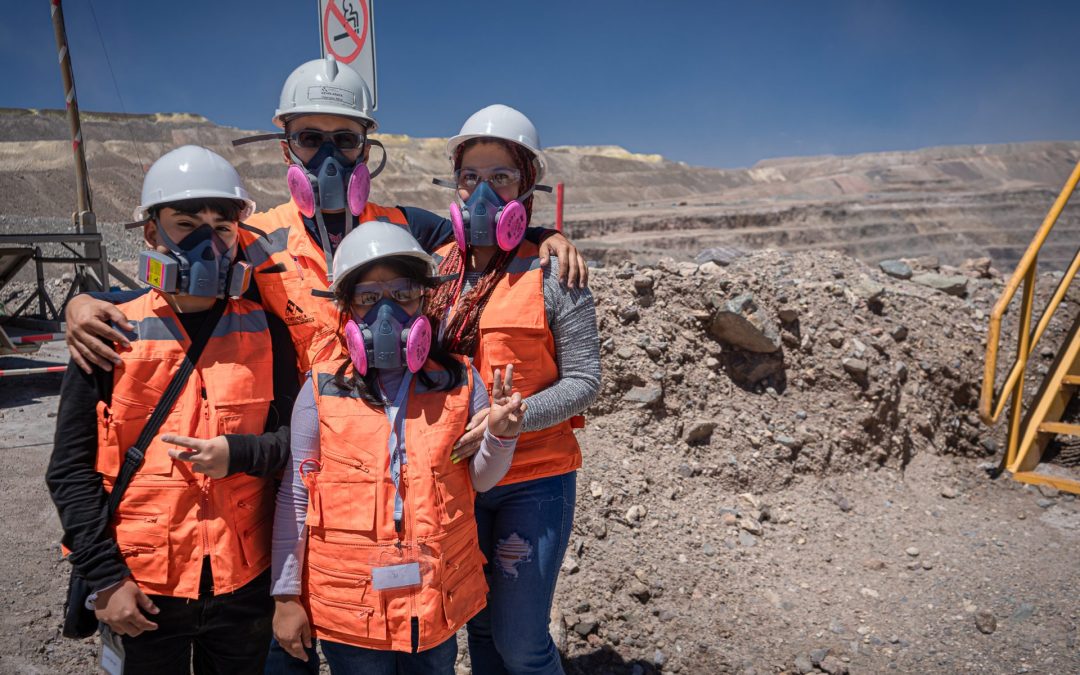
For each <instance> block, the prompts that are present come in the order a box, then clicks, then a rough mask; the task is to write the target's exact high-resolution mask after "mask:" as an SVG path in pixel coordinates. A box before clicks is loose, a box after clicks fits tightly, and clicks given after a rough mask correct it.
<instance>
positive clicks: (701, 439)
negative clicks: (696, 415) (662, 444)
mask: <svg viewBox="0 0 1080 675" xmlns="http://www.w3.org/2000/svg"><path fill="white" fill-rule="evenodd" d="M714 429H716V422H713V421H711V420H696V421H694V422H693V423H692V424H690V425H689V426H688V427H687V428H686V442H687V443H707V442H708V440H709V438H710V437H711V436H712V433H713V430H714Z"/></svg>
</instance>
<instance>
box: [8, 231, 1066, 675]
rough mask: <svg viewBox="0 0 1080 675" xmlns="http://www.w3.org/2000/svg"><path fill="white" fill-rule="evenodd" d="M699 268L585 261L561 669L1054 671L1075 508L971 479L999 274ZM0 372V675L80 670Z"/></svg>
mask: <svg viewBox="0 0 1080 675" xmlns="http://www.w3.org/2000/svg"><path fill="white" fill-rule="evenodd" d="M721 257H722V256H719V257H716V259H717V260H719V259H720V258H721ZM722 262H724V264H723V265H719V264H716V263H715V262H706V263H705V264H704V265H702V266H700V267H699V266H698V265H697V264H690V263H676V262H675V261H661V262H660V263H659V264H658V265H656V266H655V267H650V268H634V267H631V266H629V265H627V266H624V267H622V268H618V269H607V270H598V271H597V272H596V274H595V276H594V280H593V291H594V293H595V294H596V296H597V298H598V314H599V317H600V325H601V330H602V334H603V337H602V339H603V340H605V345H604V348H603V355H602V359H603V366H604V376H605V385H604V390H603V392H602V394H601V397H600V399H599V400H598V401H597V403H596V404H595V405H594V407H593V409H592V410H591V411H590V413H589V418H590V422H589V426H588V427H587V428H586V429H585V430H584V431H583V432H582V436H581V439H582V444H583V447H584V451H585V458H586V459H585V467H584V468H583V469H582V471H581V472H580V474H579V478H578V486H579V487H578V502H577V517H576V522H575V528H574V534H573V535H572V540H571V547H570V552H569V554H568V559H567V561H566V563H565V564H564V568H563V574H562V578H561V581H560V585H559V589H558V592H557V594H556V601H555V610H554V612H553V621H552V628H553V631H554V634H555V636H556V639H557V641H558V644H559V646H560V649H561V650H562V652H563V654H564V657H565V663H566V666H567V670H568V672H571V673H628V674H633V673H641V674H644V673H653V672H679V673H726V672H735V673H778V672H790V673H796V672H830V673H843V672H851V673H880V672H905V673H926V672H935V673H936V672H940V673H1019V672H1031V673H1071V672H1080V650H1078V647H1077V636H1078V628H1080V602H1078V601H1077V600H1076V592H1075V589H1076V588H1077V585H1078V583H1080V568H1078V566H1077V564H1076V556H1077V546H1078V544H1080V542H1078V538H1080V502H1078V501H1077V500H1076V499H1075V498H1074V497H1073V496H1071V495H1062V494H1057V493H1056V491H1053V490H1048V489H1042V490H1037V489H1034V488H1031V487H1025V486H1022V485H1020V484H1018V483H1015V482H1012V481H1010V480H1008V479H1006V478H1002V479H1000V480H997V481H990V480H988V479H987V478H986V475H985V467H986V466H987V465H988V464H989V462H990V461H991V460H993V459H994V456H995V453H996V450H997V447H998V444H999V443H1000V441H1001V430H1000V428H999V429H994V430H987V429H986V428H985V427H983V426H981V425H980V423H979V422H978V420H977V418H976V417H975V415H974V407H973V406H974V405H975V399H976V394H977V387H978V383H979V380H980V378H981V358H982V349H983V347H982V345H981V340H982V339H983V337H984V335H985V317H986V315H987V313H988V311H989V306H990V304H991V303H992V301H993V299H994V298H995V297H996V295H997V294H998V293H999V292H1000V288H1001V281H1000V279H999V278H998V277H997V276H996V275H995V274H994V273H993V271H992V270H989V269H988V268H987V267H986V266H980V265H978V264H973V265H971V266H969V267H968V268H967V269H965V270H954V269H949V268H939V269H937V272H938V273H939V274H941V275H943V276H944V277H947V278H948V279H951V283H952V285H949V283H939V282H940V280H937V281H933V283H935V284H938V286H939V288H944V289H951V292H959V291H958V285H959V286H962V287H963V297H956V296H954V295H948V294H946V293H945V292H943V291H942V290H935V289H934V288H932V287H930V286H927V285H924V284H925V283H931V281H932V280H928V279H923V282H924V283H916V282H914V281H900V280H896V279H893V278H892V277H890V276H888V275H886V274H884V273H883V272H882V271H880V270H878V269H876V268H874V269H871V268H868V267H866V266H864V265H862V264H861V263H858V262H856V261H854V260H852V259H850V258H845V257H843V256H840V255H838V254H831V253H813V254H809V253H808V254H797V255H789V254H782V253H778V252H774V251H773V252H760V253H754V254H750V255H748V256H743V257H736V259H735V260H734V261H722ZM910 264H911V266H913V267H914V268H915V269H914V271H915V273H916V275H918V274H919V273H920V272H922V273H929V272H931V271H932V268H933V267H934V263H933V261H929V260H922V261H911V263H910ZM961 281H962V282H963V283H962V284H961V283H960V282H961ZM747 295H749V296H750V298H749V301H748V300H747V298H746V297H745V296H747ZM1037 304H1038V303H1037ZM1069 306H1070V307H1071V309H1072V311H1075V307H1076V305H1075V303H1074V302H1071V300H1070V303H1069ZM734 315H738V316H739V317H741V319H742V322H741V323H740V321H739V320H736V319H734V318H733V316H734ZM747 326H749V328H747ZM1065 327H1066V326H1065V325H1064V322H1063V321H1056V322H1055V323H1054V324H1053V325H1052V327H1051V332H1050V334H1049V338H1050V344H1052V343H1053V340H1054V339H1059V338H1060V337H1061V335H1063V334H1064V330H1065ZM901 328H902V329H903V330H900V329H901ZM761 340H765V342H764V343H763V342H761ZM767 343H772V344H773V345H774V346H775V350H774V351H772V352H769V351H758V352H753V351H750V350H748V349H747V348H746V347H747V345H755V346H756V348H757V349H768V348H769V347H768V344H767ZM48 349H49V350H50V351H51V354H50V353H45V354H43V355H42V356H43V357H49V356H51V357H52V358H54V359H62V356H63V347H62V345H52V346H50V347H48ZM1009 349H1010V347H1009V346H1008V345H1006V346H1005V347H1004V348H1003V353H1009ZM1052 355H1053V354H1052V351H1051V352H1050V353H1049V356H1047V355H1046V354H1041V355H1040V359H1043V360H1045V363H1049V358H1052ZM1045 363H1037V364H1036V366H1035V367H1034V368H1033V371H1034V372H1033V376H1036V375H1037V374H1038V371H1039V369H1040V368H1045ZM0 364H3V365H0V367H5V366H6V367H11V366H10V364H9V363H8V361H3V360H0ZM901 366H902V367H901ZM0 382H3V383H2V384H0V429H2V430H3V439H4V440H3V441H2V442H0V462H2V465H0V490H3V491H4V492H5V493H6V494H8V495H9V497H8V498H7V499H5V500H4V501H3V502H2V504H0V509H2V513H3V515H4V516H5V520H6V522H8V523H9V524H10V531H11V534H10V535H9V537H8V538H7V540H6V541H7V546H5V547H4V548H3V550H2V551H0V579H2V580H3V581H0V591H2V592H3V594H2V596H0V597H3V598H4V602H6V603H7V605H8V611H7V612H4V613H3V614H2V616H3V619H2V620H3V621H4V622H5V628H6V630H4V631H3V637H2V638H0V671H2V672H20V673H85V672H90V671H91V670H92V669H93V665H94V654H95V651H96V646H95V645H94V641H93V639H90V640H88V641H85V642H83V643H79V642H72V641H68V640H63V639H61V638H60V637H59V634H58V625H59V617H60V611H61V603H62V600H63V595H64V590H65V586H66V578H67V565H66V563H64V562H63V561H62V560H61V559H60V557H59V550H58V546H57V543H56V542H57V541H58V539H59V534H60V533H59V523H58V520H57V518H56V515H55V511H54V510H53V507H52V505H51V503H50V502H49V499H48V495H47V493H46V490H45V487H44V485H43V481H42V475H43V473H44V468H45V466H46V463H47V461H48V454H49V450H50V447H51V441H52V426H53V422H52V419H51V418H50V415H51V414H53V413H54V412H55V410H56V406H57V390H58V387H59V377H58V376H52V377H36V378H24V379H21V380H18V381H16V382H10V381H0ZM459 672H462V673H464V672H468V668H467V659H466V658H465V656H464V655H463V656H462V661H461V663H460V664H459Z"/></svg>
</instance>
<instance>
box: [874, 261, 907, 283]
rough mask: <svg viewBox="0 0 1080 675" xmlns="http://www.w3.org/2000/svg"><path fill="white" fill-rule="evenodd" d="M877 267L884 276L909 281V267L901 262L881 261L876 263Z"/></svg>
mask: <svg viewBox="0 0 1080 675" xmlns="http://www.w3.org/2000/svg"><path fill="white" fill-rule="evenodd" d="M878 267H880V268H881V271H882V272H884V273H885V274H888V275H889V276H890V277H895V278H897V279H910V278H911V275H912V274H913V272H912V271H911V265H908V264H907V263H906V262H904V261H903V260H882V261H881V262H879V263H878Z"/></svg>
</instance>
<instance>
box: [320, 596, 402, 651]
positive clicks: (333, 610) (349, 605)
mask: <svg viewBox="0 0 1080 675" xmlns="http://www.w3.org/2000/svg"><path fill="white" fill-rule="evenodd" d="M307 601H308V610H309V611H310V612H311V620H312V623H314V624H315V626H317V627H319V628H324V629H326V630H330V631H334V632H336V633H345V634H347V635H355V636H357V637H362V638H368V639H370V640H376V641H379V642H385V641H386V616H385V615H384V614H383V611H382V609H381V608H377V607H372V606H369V605H362V604H360V603H359V602H352V601H342V600H339V599H331V598H327V597H325V596H323V595H321V594H319V593H314V592H311V591H309V592H308V594H307Z"/></svg>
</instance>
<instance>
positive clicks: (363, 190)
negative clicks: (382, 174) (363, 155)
mask: <svg viewBox="0 0 1080 675" xmlns="http://www.w3.org/2000/svg"><path fill="white" fill-rule="evenodd" d="M345 194H346V200H347V201H348V202H349V211H352V214H353V215H354V216H359V215H360V214H361V213H363V212H364V208H365V207H366V206H367V200H368V196H369V195H370V194H371V172H370V171H368V168H367V166H365V165H363V164H361V165H360V166H358V167H356V168H355V169H353V172H352V175H351V176H350V177H349V188H348V190H347V191H346V193H345Z"/></svg>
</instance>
